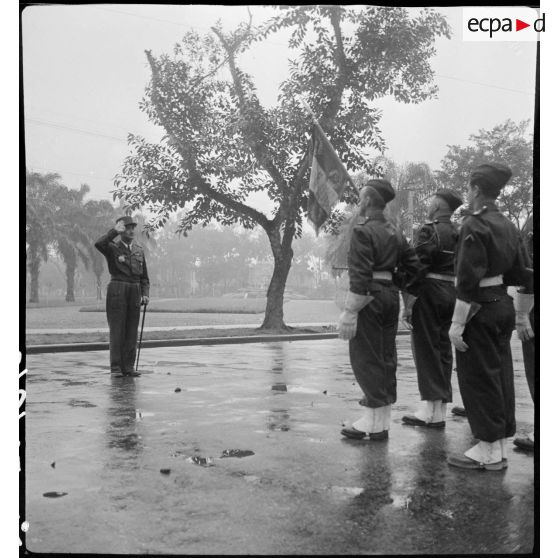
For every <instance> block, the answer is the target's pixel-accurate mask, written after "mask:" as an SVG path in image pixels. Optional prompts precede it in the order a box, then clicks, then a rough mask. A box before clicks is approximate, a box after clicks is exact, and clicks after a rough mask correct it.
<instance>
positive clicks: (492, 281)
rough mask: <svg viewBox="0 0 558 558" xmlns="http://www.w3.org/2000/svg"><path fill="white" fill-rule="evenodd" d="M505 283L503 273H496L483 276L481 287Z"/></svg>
mask: <svg viewBox="0 0 558 558" xmlns="http://www.w3.org/2000/svg"><path fill="white" fill-rule="evenodd" d="M503 283H504V277H503V276H502V275H495V276H494V277H483V278H482V279H481V280H480V283H479V287H496V286H497V285H502V284H503Z"/></svg>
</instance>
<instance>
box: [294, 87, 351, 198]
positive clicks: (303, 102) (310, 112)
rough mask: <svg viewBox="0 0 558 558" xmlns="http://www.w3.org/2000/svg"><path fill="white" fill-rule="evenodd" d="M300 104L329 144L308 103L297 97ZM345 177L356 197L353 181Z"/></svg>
mask: <svg viewBox="0 0 558 558" xmlns="http://www.w3.org/2000/svg"><path fill="white" fill-rule="evenodd" d="M299 100H300V103H301V105H302V106H303V107H304V108H305V109H306V111H307V112H308V114H309V115H310V116H311V117H312V122H313V123H314V125H315V126H316V127H317V128H318V129H319V130H320V132H321V133H322V135H323V136H324V138H325V139H326V141H327V142H328V143H329V144H330V146H331V143H330V142H329V139H328V137H327V136H326V134H325V132H324V131H323V130H322V127H321V126H320V123H319V122H318V119H317V118H316V115H315V114H314V111H313V110H312V109H311V108H310V106H309V105H308V103H307V102H306V101H305V100H304V99H303V98H302V97H299ZM331 149H332V151H333V152H335V149H333V146H331ZM347 177H348V179H349V184H350V185H351V186H352V188H353V190H354V192H355V193H356V195H357V196H358V195H359V190H358V188H357V187H356V186H355V183H354V182H353V179H352V178H351V177H350V176H349V173H348V172H347Z"/></svg>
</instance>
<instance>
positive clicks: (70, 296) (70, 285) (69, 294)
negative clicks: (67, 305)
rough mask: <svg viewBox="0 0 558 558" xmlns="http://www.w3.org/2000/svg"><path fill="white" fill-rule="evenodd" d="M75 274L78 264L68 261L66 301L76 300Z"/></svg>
mask: <svg viewBox="0 0 558 558" xmlns="http://www.w3.org/2000/svg"><path fill="white" fill-rule="evenodd" d="M75 274H76V266H75V265H74V264H73V263H72V262H70V263H66V302H75V297H74V279H75Z"/></svg>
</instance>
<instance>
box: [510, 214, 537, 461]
mask: <svg viewBox="0 0 558 558" xmlns="http://www.w3.org/2000/svg"><path fill="white" fill-rule="evenodd" d="M522 232H523V238H524V240H525V244H526V245H527V249H528V250H529V256H530V257H531V262H532V263H533V265H534V259H533V257H534V253H533V235H534V232H533V217H532V216H531V217H530V218H529V219H528V220H527V222H526V223H525V225H524V227H523V231H522ZM519 293H523V294H530V293H529V292H527V289H520V290H519ZM514 296H517V294H516V295H514ZM529 322H530V323H531V329H533V331H534V332H536V331H537V327H536V325H535V309H534V307H532V308H531V311H530V313H529ZM521 348H522V349H523V365H524V366H525V376H526V378H527V384H528V386H529V392H530V393H531V399H532V400H533V403H535V383H537V384H538V380H539V379H538V377H537V378H535V338H534V337H532V338H531V339H522V341H521ZM513 443H514V444H515V445H516V446H517V447H518V448H520V449H523V450H526V451H535V433H534V432H530V433H529V434H528V435H527V436H526V437H525V438H523V437H522V438H516V439H515V440H514V441H513Z"/></svg>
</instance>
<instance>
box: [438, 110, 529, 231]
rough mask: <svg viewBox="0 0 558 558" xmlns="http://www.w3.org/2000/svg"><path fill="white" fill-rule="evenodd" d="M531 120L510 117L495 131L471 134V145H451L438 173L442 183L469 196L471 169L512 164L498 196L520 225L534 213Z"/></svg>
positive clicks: (508, 215) (504, 207) (499, 201)
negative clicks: (500, 163) (480, 166)
mask: <svg viewBox="0 0 558 558" xmlns="http://www.w3.org/2000/svg"><path fill="white" fill-rule="evenodd" d="M529 124H530V121H529V120H523V121H521V122H519V123H516V122H513V121H512V120H509V119H508V120H506V121H505V122H504V123H503V124H499V125H498V126H495V127H494V128H492V129H491V130H480V131H479V132H478V133H477V134H472V135H471V136H469V141H470V145H467V146H460V145H450V146H448V147H449V150H448V152H447V154H446V155H445V157H444V158H443V159H442V163H441V169H440V170H439V171H437V172H436V178H437V181H438V183H439V184H440V186H443V187H445V188H454V189H455V190H457V191H459V192H461V193H462V194H463V196H466V193H467V188H468V185H469V178H470V176H471V171H472V169H473V168H474V167H476V166H477V165H480V164H481V163H487V162H491V161H495V162H502V163H504V164H506V165H508V166H509V167H510V168H511V169H512V171H513V176H512V178H511V180H510V181H509V182H508V183H507V184H506V186H505V187H504V189H503V190H502V192H501V194H500V196H499V197H498V205H499V207H500V209H501V211H502V212H503V213H504V214H505V215H506V216H507V217H508V218H509V219H510V220H511V221H512V222H513V223H514V224H515V225H516V226H517V227H518V228H521V226H522V224H523V223H524V222H525V221H526V220H527V219H528V218H529V216H530V215H531V214H532V212H533V135H532V133H529V129H530V126H529Z"/></svg>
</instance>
